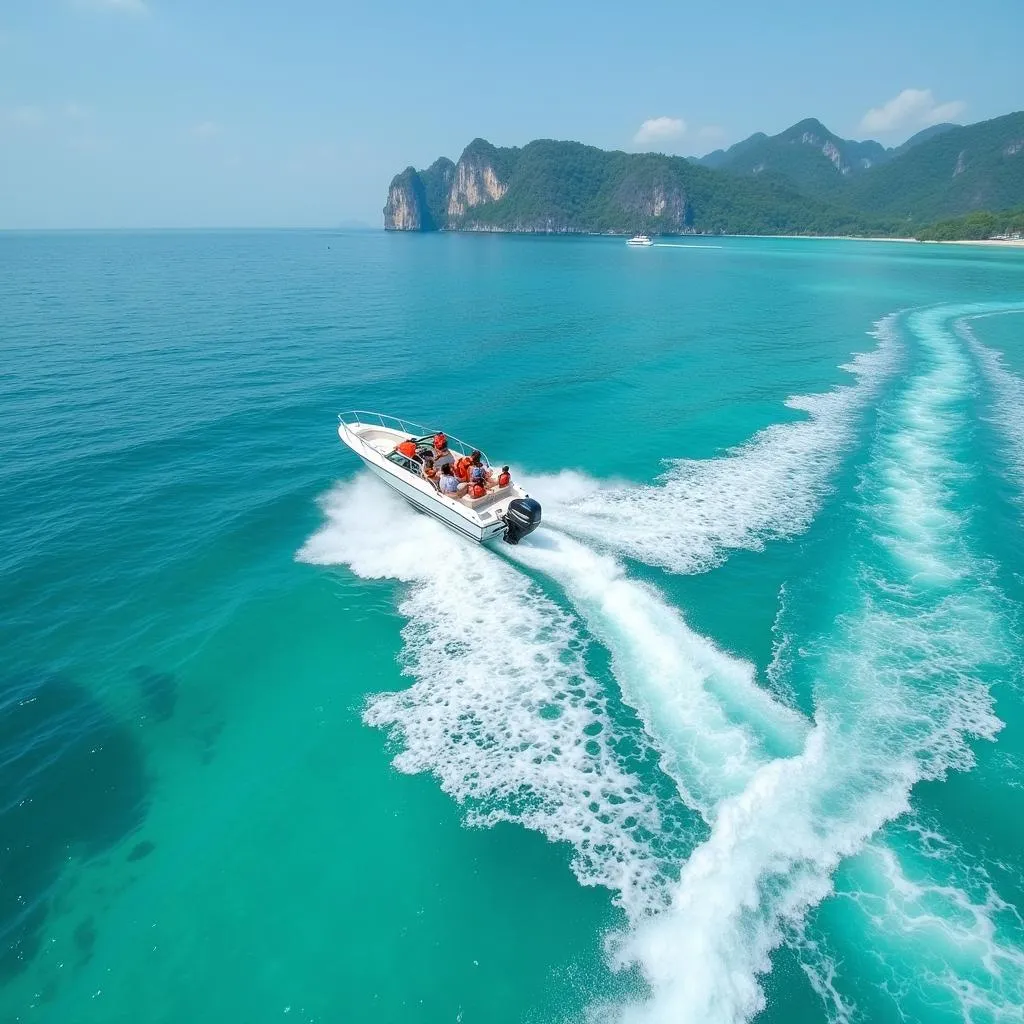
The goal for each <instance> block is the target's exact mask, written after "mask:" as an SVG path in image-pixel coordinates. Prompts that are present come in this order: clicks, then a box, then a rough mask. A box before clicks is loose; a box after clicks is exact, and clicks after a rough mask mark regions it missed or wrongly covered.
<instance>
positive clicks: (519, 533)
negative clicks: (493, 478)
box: [503, 498, 540, 544]
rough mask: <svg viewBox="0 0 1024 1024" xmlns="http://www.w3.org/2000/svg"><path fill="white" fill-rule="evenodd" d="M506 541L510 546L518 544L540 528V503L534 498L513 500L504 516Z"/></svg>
mask: <svg viewBox="0 0 1024 1024" xmlns="http://www.w3.org/2000/svg"><path fill="white" fill-rule="evenodd" d="M503 520H504V523H505V534H504V539H505V540H506V541H508V543H509V544H518V543H519V542H520V541H521V540H522V539H523V538H524V537H525V536H526V535H527V534H528V533H533V531H534V530H536V529H537V527H538V526H540V502H539V501H534V499H533V498H513V499H512V500H511V501H510V502H509V503H508V511H507V512H506V513H505V515H504V516H503Z"/></svg>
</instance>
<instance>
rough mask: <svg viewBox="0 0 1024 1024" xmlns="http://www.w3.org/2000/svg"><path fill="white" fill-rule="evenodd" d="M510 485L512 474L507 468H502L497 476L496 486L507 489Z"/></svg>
mask: <svg viewBox="0 0 1024 1024" xmlns="http://www.w3.org/2000/svg"><path fill="white" fill-rule="evenodd" d="M510 483H512V474H511V473H509V471H508V466H502V467H501V472H500V473H499V474H498V486H499V487H508V485H509V484H510Z"/></svg>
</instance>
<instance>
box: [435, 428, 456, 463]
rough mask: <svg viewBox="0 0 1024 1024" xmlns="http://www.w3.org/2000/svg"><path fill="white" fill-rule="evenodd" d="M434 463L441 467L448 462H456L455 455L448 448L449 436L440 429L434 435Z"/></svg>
mask: <svg viewBox="0 0 1024 1024" xmlns="http://www.w3.org/2000/svg"><path fill="white" fill-rule="evenodd" d="M432 454H433V456H434V465H435V466H436V467H437V468H438V469H440V468H441V467H442V466H443V465H444V464H445V463H446V462H454V461H455V456H454V455H452V453H451V451H449V449H448V438H447V437H445V435H444V433H443V432H441V431H439V432H438V433H436V434H435V435H434V447H433V452H432Z"/></svg>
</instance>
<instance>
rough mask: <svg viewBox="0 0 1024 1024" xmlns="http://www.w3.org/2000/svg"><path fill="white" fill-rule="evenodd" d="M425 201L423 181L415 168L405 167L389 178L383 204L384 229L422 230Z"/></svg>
mask: <svg viewBox="0 0 1024 1024" xmlns="http://www.w3.org/2000/svg"><path fill="white" fill-rule="evenodd" d="M425 207H426V202H425V200H424V197H423V182H422V181H421V180H420V176H419V175H418V174H417V173H416V170H415V168H412V167H407V168H406V169H405V170H404V171H402V173H401V174H396V175H395V176H394V178H392V179H391V185H390V186H389V188H388V201H387V202H386V203H385V204H384V230H385V231H423V230H425V229H424V227H423V214H424V210H425Z"/></svg>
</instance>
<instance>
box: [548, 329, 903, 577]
mask: <svg viewBox="0 0 1024 1024" xmlns="http://www.w3.org/2000/svg"><path fill="white" fill-rule="evenodd" d="M894 324H895V317H894V316H891V317H887V318H885V319H884V320H882V321H880V322H879V323H878V324H877V325H876V327H875V330H874V332H873V333H874V335H875V337H876V338H877V340H878V345H877V346H876V347H875V348H874V349H872V350H871V351H868V352H864V353H861V354H859V355H857V356H856V357H854V359H852V360H851V361H850V363H848V364H846V365H845V366H843V367H842V369H844V370H847V371H849V372H850V373H852V374H854V375H855V376H856V378H857V380H856V383H854V384H848V385H843V386H840V387H837V388H834V389H833V390H832V391H829V392H826V393H824V394H819V395H802V396H797V397H793V398H790V399H789V400H788V401H787V402H786V405H787V406H788V407H789V408H791V409H794V410H798V411H800V412H802V413H806V416H805V417H802V418H801V419H798V420H795V421H793V422H791V423H780V424H774V425H773V426H770V427H767V428H765V429H764V430H762V431H760V432H759V433H758V434H756V435H755V436H754V437H753V438H751V440H750V441H748V442H747V443H746V444H743V445H740V446H739V447H738V448H735V449H733V450H732V451H730V452H727V453H726V454H725V455H724V456H723V457H721V458H717V459H709V460H690V459H677V460H674V461H672V462H670V464H669V469H668V470H667V471H666V472H665V474H664V475H663V476H662V477H661V478H660V480H659V481H657V482H656V483H655V484H653V485H645V484H639V485H637V484H630V485H628V486H623V485H620V484H614V483H611V484H609V483H605V482H602V481H598V480H595V479H592V478H590V477H587V476H584V475H583V474H581V473H576V472H571V471H570V472H563V473H560V474H558V475H557V476H554V477H533V478H531V479H530V481H529V484H530V486H529V489H530V490H531V491H533V492H535V493H538V494H543V495H544V496H545V498H544V515H545V520H546V522H547V523H548V524H549V525H552V526H555V527H556V528H558V529H560V530H562V531H564V532H565V533H568V534H571V535H572V536H574V537H579V538H583V539H586V540H588V541H590V542H592V543H593V544H595V545H596V546H597V547H598V548H599V549H601V550H605V551H616V552H619V553H620V554H623V555H626V556H628V557H630V558H633V559H636V560H637V561H640V562H644V563H645V564H647V565H656V566H661V567H663V568H665V569H669V570H671V571H673V572H680V573H694V572H702V571H705V570H707V569H711V568H713V567H715V566H716V565H718V564H720V563H721V562H722V561H724V559H725V558H726V556H727V554H728V552H729V551H730V550H735V549H747V550H752V551H760V550H761V549H762V548H763V547H764V545H765V542H766V541H769V540H772V539H777V538H782V537H791V536H794V535H796V534H799V533H802V532H803V531H804V530H806V529H807V527H808V526H809V525H810V523H811V521H812V519H813V518H814V515H815V513H816V512H817V511H818V508H819V507H820V505H821V502H822V500H823V499H824V497H825V496H826V495H827V494H828V493H829V490H830V481H831V477H832V474H833V472H834V470H835V469H836V466H837V465H838V463H839V460H840V458H841V457H842V455H843V453H844V452H845V451H847V450H848V449H849V448H850V446H851V445H852V444H853V442H854V440H855V439H856V435H857V425H858V422H859V419H860V416H861V414H862V413H863V412H864V410H865V409H866V408H867V407H868V406H869V405H870V403H871V401H872V399H873V398H874V396H875V395H876V394H877V393H878V390H879V388H880V387H881V385H882V384H883V383H884V382H885V380H886V379H888V377H889V376H890V375H891V374H892V372H893V370H894V369H895V367H896V366H897V364H898V361H899V358H900V345H899V341H898V336H897V334H896V332H895V330H894Z"/></svg>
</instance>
